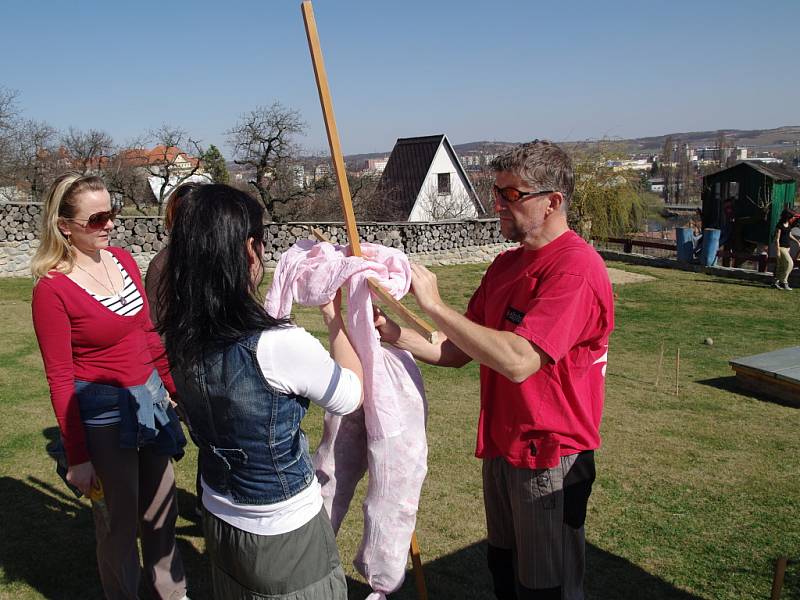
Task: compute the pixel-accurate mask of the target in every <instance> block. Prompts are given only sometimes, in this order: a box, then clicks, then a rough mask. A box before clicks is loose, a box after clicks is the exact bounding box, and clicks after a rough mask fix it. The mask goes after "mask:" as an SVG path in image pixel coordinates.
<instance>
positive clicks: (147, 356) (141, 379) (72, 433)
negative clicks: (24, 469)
mask: <svg viewBox="0 0 800 600" xmlns="http://www.w3.org/2000/svg"><path fill="white" fill-rule="evenodd" d="M108 251H109V252H111V254H113V255H114V256H115V257H116V258H117V260H118V261H119V262H120V264H121V265H122V267H123V268H124V269H125V270H126V271H127V272H128V275H130V277H131V279H132V280H133V282H134V283H135V284H136V287H137V288H139V293H140V294H141V295H142V299H143V301H144V305H143V306H142V308H141V309H140V310H139V312H137V313H136V314H135V315H130V316H121V315H118V314H116V313H114V312H112V311H111V310H109V309H108V308H106V307H105V306H103V305H102V304H100V302H99V301H98V300H95V299H94V298H93V297H92V296H90V295H89V293H88V292H87V291H86V290H84V289H83V288H82V287H80V286H79V285H78V284H77V283H75V282H74V281H72V280H71V279H70V278H69V277H67V276H66V275H64V274H63V273H57V272H55V271H51V272H50V275H51V276H52V277H45V278H42V279H40V280H39V281H38V282H37V284H36V286H35V287H34V288H33V300H32V310H33V327H34V329H35V331H36V338H37V339H38V341H39V348H40V349H41V351H42V359H43V361H44V371H45V375H46V376H47V382H48V383H49V384H50V400H51V401H52V403H53V410H54V411H55V413H56V419H57V420H58V426H59V428H60V429H61V435H62V437H63V439H64V449H65V450H66V453H67V461H68V462H69V464H71V465H75V464H80V463H83V462H86V461H88V460H89V452H88V450H87V448H86V436H85V433H84V431H83V423H82V422H81V416H80V411H79V407H78V400H77V398H76V396H75V380H76V379H82V380H84V381H92V382H95V383H105V384H109V385H115V386H117V387H128V386H133V385H141V384H143V383H145V382H146V381H147V378H148V377H149V376H150V373H152V372H153V368H154V367H155V368H157V369H158V372H159V375H160V376H161V379H162V381H163V382H164V386H165V387H166V388H167V390H168V391H169V393H170V394H174V392H175V386H174V385H173V383H172V377H171V376H170V374H169V363H168V362H167V358H166V354H165V353H164V348H163V346H162V344H161V339H160V338H159V337H158V334H157V333H156V332H155V331H154V330H153V325H152V323H151V322H150V309H149V307H148V305H147V296H146V295H145V292H144V287H143V286H142V278H141V275H140V273H139V267H138V266H137V265H136V261H134V260H133V257H132V256H131V255H130V254H128V253H127V252H125V251H124V250H121V249H120V248H108Z"/></svg>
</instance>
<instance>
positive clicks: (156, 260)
mask: <svg viewBox="0 0 800 600" xmlns="http://www.w3.org/2000/svg"><path fill="white" fill-rule="evenodd" d="M201 185H203V184H201V183H193V182H190V183H183V184H181V185H179V186H178V187H176V188H175V189H174V190H173V191H172V193H171V194H170V195H169V198H168V199H167V205H166V207H165V208H164V230H165V231H166V232H167V234H169V232H170V231H171V230H172V223H173V222H174V221H175V212H176V211H177V210H179V209H180V205H181V200H183V198H184V197H186V196H187V195H189V193H190V192H192V191H194V190H196V189H197V188H198V187H199V186H201ZM168 249H169V247H168V246H166V247H164V248H162V249H161V250H159V251H158V253H157V254H156V255H155V256H154V257H153V259H152V260H151V261H150V264H149V265H147V273H146V274H145V276H144V288H145V290H146V292H147V301H148V303H149V304H150V319H151V320H152V321H153V325H154V326H155V327H156V328H158V326H159V325H160V324H161V319H160V318H159V316H160V314H161V301H160V300H159V298H158V290H159V285H160V283H161V276H162V272H163V270H164V265H165V264H166V262H167V250H168Z"/></svg>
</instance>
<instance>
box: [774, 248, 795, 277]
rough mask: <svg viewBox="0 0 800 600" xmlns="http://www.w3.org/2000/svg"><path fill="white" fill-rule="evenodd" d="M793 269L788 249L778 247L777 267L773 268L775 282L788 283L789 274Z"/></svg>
mask: <svg viewBox="0 0 800 600" xmlns="http://www.w3.org/2000/svg"><path fill="white" fill-rule="evenodd" d="M793 268H794V261H793V260H792V255H791V254H790V253H789V248H783V247H782V246H778V257H777V266H776V267H775V281H778V282H780V283H787V282H788V281H789V274H790V273H791V272H792V269H793Z"/></svg>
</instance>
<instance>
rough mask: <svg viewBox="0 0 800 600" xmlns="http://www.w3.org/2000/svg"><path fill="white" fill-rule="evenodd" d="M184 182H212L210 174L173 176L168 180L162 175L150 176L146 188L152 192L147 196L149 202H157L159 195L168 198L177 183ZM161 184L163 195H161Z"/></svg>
mask: <svg viewBox="0 0 800 600" xmlns="http://www.w3.org/2000/svg"><path fill="white" fill-rule="evenodd" d="M184 183H213V181H211V175H208V174H205V173H204V174H202V175H200V174H195V175H188V176H186V177H184V176H173V177H170V178H169V181H165V180H164V178H163V177H158V176H150V177H148V178H147V189H149V190H150V192H151V193H152V194H153V195H152V197H151V198H149V199H148V200H149V202H150V203H152V204H158V199H159V198H160V197H161V198H163V199H164V201H166V200H167V198H169V195H170V194H171V193H172V190H174V189H175V188H176V187H178V186H179V185H182V184H184ZM162 186H163V192H164V193H163V196H162V195H161V192H162Z"/></svg>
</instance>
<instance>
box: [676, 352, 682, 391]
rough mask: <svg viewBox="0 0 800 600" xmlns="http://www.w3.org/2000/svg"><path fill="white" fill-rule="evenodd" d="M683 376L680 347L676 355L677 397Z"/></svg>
mask: <svg viewBox="0 0 800 600" xmlns="http://www.w3.org/2000/svg"><path fill="white" fill-rule="evenodd" d="M680 376H681V347H680V346H678V351H677V352H676V353H675V395H676V396H677V395H678V381H679V380H680Z"/></svg>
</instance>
